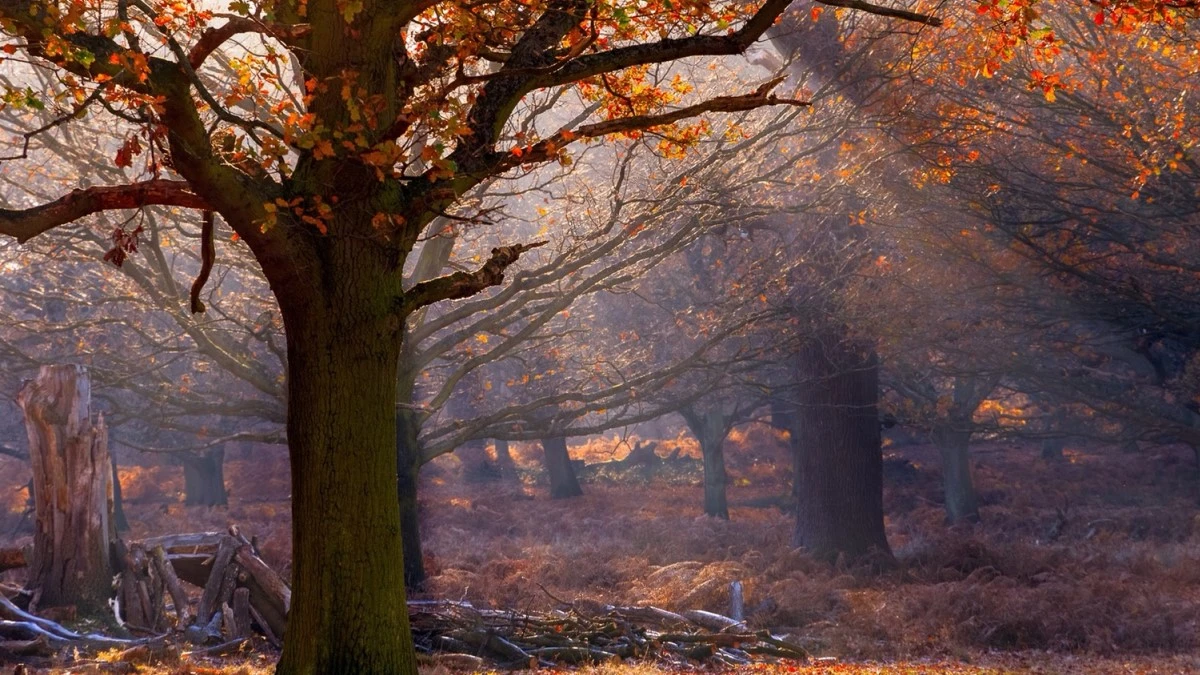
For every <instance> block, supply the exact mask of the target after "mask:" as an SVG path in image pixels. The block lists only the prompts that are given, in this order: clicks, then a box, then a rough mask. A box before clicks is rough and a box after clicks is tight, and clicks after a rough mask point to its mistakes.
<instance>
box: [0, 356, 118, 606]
mask: <svg viewBox="0 0 1200 675" xmlns="http://www.w3.org/2000/svg"><path fill="white" fill-rule="evenodd" d="M17 405H19V406H20V407H21V410H22V411H23V412H24V414H25V429H26V431H27V433H28V435H29V461H30V465H31V466H32V469H33V498H34V510H35V514H36V516H35V518H36V521H35V522H36V526H35V531H34V540H33V559H32V560H31V561H30V565H29V587H30V589H31V590H33V591H34V592H35V593H36V594H37V595H36V596H35V597H37V598H38V603H39V605H40V606H42V607H55V606H66V605H75V606H76V607H77V608H78V609H79V611H80V612H81V613H84V614H99V613H101V612H103V611H105V610H106V609H107V601H108V598H109V597H111V596H112V578H113V563H112V560H111V559H110V550H111V544H112V543H113V540H114V539H115V538H116V535H115V532H114V530H113V490H112V465H111V463H110V459H109V455H108V430H107V429H106V428H105V426H104V419H103V417H102V416H101V417H100V418H98V419H97V420H96V422H95V424H93V423H92V417H91V382H90V381H89V379H88V375H87V372H86V371H85V370H84V368H83V367H82V366H74V365H62V366H42V368H41V370H40V371H39V372H38V376H37V378H36V379H34V380H29V381H26V382H25V384H24V386H22V387H21V391H20V393H18V394H17Z"/></svg>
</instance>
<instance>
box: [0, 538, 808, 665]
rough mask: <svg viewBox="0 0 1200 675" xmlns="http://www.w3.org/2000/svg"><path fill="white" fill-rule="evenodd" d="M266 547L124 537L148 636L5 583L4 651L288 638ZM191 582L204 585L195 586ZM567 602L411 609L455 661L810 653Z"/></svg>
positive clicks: (654, 613) (125, 595) (734, 626)
mask: <svg viewBox="0 0 1200 675" xmlns="http://www.w3.org/2000/svg"><path fill="white" fill-rule="evenodd" d="M256 549H257V546H256V542H253V541H251V540H248V539H246V538H245V537H244V536H242V535H241V534H240V533H239V532H238V530H237V528H236V527H231V528H230V529H229V531H228V532H202V533H193V534H179V535H169V536H163V537H154V538H151V539H146V540H143V541H140V542H131V543H129V544H124V543H120V544H118V546H117V556H118V563H119V569H120V575H119V577H118V581H117V587H116V588H117V593H116V599H115V600H114V601H113V609H114V614H115V616H116V617H117V619H118V622H119V623H120V624H121V625H122V626H124V627H125V628H126V629H127V630H128V631H130V632H131V633H134V634H141V635H144V636H147V637H144V638H142V639H135V640H122V639H115V638H108V637H104V636H101V635H94V634H91V635H81V634H79V633H76V632H73V631H70V630H68V629H66V628H64V627H63V626H61V625H59V624H57V623H55V622H53V621H50V620H48V619H46V618H44V617H38V616H35V615H34V613H33V609H34V608H31V609H30V611H26V610H25V609H22V608H19V607H18V606H17V604H14V602H12V601H10V600H9V599H8V598H6V597H5V595H4V594H2V593H0V658H3V657H4V656H9V657H20V656H49V655H53V654H55V653H59V652H61V651H63V650H64V649H66V648H69V649H72V650H85V651H86V650H95V651H99V650H102V649H112V648H114V647H116V648H121V649H126V650H128V651H130V652H132V651H134V650H135V649H138V650H143V651H144V650H145V649H147V648H150V649H160V648H162V647H163V646H164V645H166V644H168V643H170V642H178V641H180V640H182V641H184V642H188V643H190V644H191V645H192V648H191V649H190V653H192V654H200V655H218V654H223V653H229V652H232V651H236V650H238V649H240V648H242V647H243V646H244V645H246V643H247V642H249V641H251V640H252V639H253V636H255V635H261V636H262V639H265V641H267V642H269V643H271V644H272V645H274V646H276V647H279V646H281V641H282V638H283V634H284V631H285V629H286V626H287V611H288V608H289V606H290V604H291V591H290V589H289V588H288V586H287V585H286V584H285V583H284V581H283V579H282V578H280V577H279V575H278V574H276V573H275V571H274V570H272V569H271V568H270V567H269V566H268V565H267V564H266V563H265V562H263V560H262V559H261V558H260V557H259V556H258V554H257V550H256ZM185 583H186V584H189V585H190V586H192V587H194V588H193V589H192V591H191V592H190V593H189V592H188V590H187V589H185V587H184V584H185ZM197 591H199V593H198V598H197V597H196V596H197ZM35 604H36V603H35ZM564 606H566V607H569V609H567V610H554V611H549V612H541V613H536V612H513V611H503V610H495V609H485V608H477V607H474V606H473V605H471V604H470V603H467V602H455V601H447V600H413V601H410V602H409V603H408V611H409V617H410V619H411V623H412V630H413V637H414V639H415V642H416V646H417V648H418V650H419V651H420V652H422V653H423V654H424V656H423V658H424V659H426V660H429V661H432V662H436V663H442V664H446V663H450V664H453V666H452V667H455V668H476V669H482V668H486V667H488V666H489V665H493V664H494V665H498V666H502V667H531V668H532V667H538V666H551V665H554V664H562V663H565V664H584V663H600V662H607V661H617V660H625V659H637V660H658V661H665V662H669V663H674V664H683V663H686V662H706V663H713V664H724V665H745V664H748V663H751V662H753V661H760V660H764V659H786V660H807V659H808V658H809V655H808V653H807V652H806V651H805V650H804V649H803V648H802V647H800V646H798V645H795V644H793V643H791V642H789V641H788V640H787V639H785V638H783V637H780V636H776V635H773V634H771V632H769V631H766V630H758V631H752V630H749V629H748V628H747V626H746V624H745V623H744V622H741V621H736V620H734V619H731V618H729V617H726V616H722V615H720V614H714V613H711V612H704V611H699V610H689V611H684V612H680V613H675V612H670V611H667V610H664V609H659V608H657V607H614V606H601V605H597V604H592V605H590V606H583V605H582V604H577V605H564Z"/></svg>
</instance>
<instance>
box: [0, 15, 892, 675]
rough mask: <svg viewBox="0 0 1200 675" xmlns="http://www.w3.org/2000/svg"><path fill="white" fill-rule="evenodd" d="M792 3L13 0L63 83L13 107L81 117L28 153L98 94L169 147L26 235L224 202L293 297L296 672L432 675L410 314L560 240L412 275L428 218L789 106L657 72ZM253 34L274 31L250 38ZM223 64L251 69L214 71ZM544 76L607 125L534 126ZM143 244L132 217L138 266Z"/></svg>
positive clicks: (134, 152) (744, 38)
mask: <svg viewBox="0 0 1200 675" xmlns="http://www.w3.org/2000/svg"><path fill="white" fill-rule="evenodd" d="M789 1H790V0H767V2H765V3H763V4H762V5H760V6H757V7H754V6H741V5H738V4H735V3H709V2H698V3H686V4H665V3H664V4H663V5H661V6H660V5H657V4H651V5H643V4H632V3H601V2H596V3H588V2H583V1H579V0H561V1H560V0H552V1H550V2H538V3H515V2H503V1H497V2H481V3H475V4H473V5H471V6H466V5H464V4H462V3H457V2H437V1H431V0H425V1H413V2H408V1H405V2H394V3H385V2H377V1H375V0H357V1H348V0H310V1H309V2H287V1H284V2H277V3H276V2H271V3H247V2H234V3H232V4H231V5H230V10H231V11H232V12H233V13H232V14H226V15H221V16H219V17H214V15H213V14H212V13H211V12H209V11H206V10H198V9H197V8H196V7H195V6H194V5H191V4H189V3H182V2H166V3H161V2H146V1H144V0H118V1H117V2H115V3H111V4H110V3H103V2H83V1H79V0H76V1H73V2H45V1H44V0H3V1H2V2H0V22H2V24H0V25H2V26H3V32H4V33H5V34H6V36H8V37H9V39H10V42H9V44H8V45H7V46H6V47H5V51H6V52H9V53H16V52H20V53H21V54H22V56H23V57H27V58H22V61H25V62H27V63H28V64H29V66H28V67H29V68H45V69H49V72H51V73H52V74H53V76H54V77H55V78H56V79H57V80H58V81H59V82H60V83H61V88H60V89H57V90H55V91H49V92H43V93H39V92H35V91H33V90H32V89H25V90H21V89H19V88H14V87H7V88H6V92H5V101H6V103H8V104H9V105H26V106H28V107H30V108H32V109H42V108H45V107H46V104H47V103H48V102H49V103H52V104H53V105H54V107H57V108H61V109H60V110H59V111H56V112H57V113H59V114H56V115H55V116H53V117H50V118H49V119H47V118H46V117H45V116H37V115H32V114H31V121H30V124H29V128H28V132H27V134H26V136H25V141H26V142H25V143H23V144H18V148H17V150H18V152H17V153H15V156H14V157H12V158H13V159H26V158H27V157H28V156H29V155H30V153H31V152H33V153H36V151H37V137H38V136H39V135H40V134H43V133H52V132H53V131H54V130H55V129H56V128H57V127H60V126H63V125H65V124H68V123H69V122H70V121H71V120H72V119H74V118H76V117H78V116H79V115H82V114H85V113H86V111H87V109H88V108H89V107H91V106H94V105H102V106H104V107H106V108H107V109H108V110H109V111H110V112H112V113H113V114H115V115H116V116H118V117H120V118H122V119H124V120H126V121H127V122H128V123H129V124H130V125H131V127H130V129H131V131H130V133H129V135H128V137H127V141H126V143H125V144H124V145H123V146H122V147H121V149H120V151H119V152H118V153H117V156H116V158H115V161H116V163H117V164H119V165H131V164H132V163H133V161H134V159H135V158H137V157H138V156H139V154H140V155H141V156H142V157H145V158H147V159H146V161H145V163H144V165H141V166H140V167H139V168H141V169H142V171H141V172H140V175H138V176H137V177H135V178H132V179H131V180H129V181H128V182H123V183H120V184H114V185H94V186H91V187H86V188H82V189H78V190H75V191H72V192H70V193H69V194H66V195H64V196H62V197H61V198H58V199H55V200H53V201H50V202H47V203H43V204H39V205H35V206H32V207H28V208H17V209H4V210H0V232H2V233H4V234H6V235H8V236H12V237H16V238H17V239H18V240H20V241H25V240H28V239H30V238H32V237H35V236H37V235H39V234H41V233H44V232H46V231H48V230H51V229H53V228H55V227H58V226H61V225H65V224H68V223H72V222H75V221H77V220H80V219H82V218H85V217H87V216H89V215H92V214H96V213H99V212H103V211H110V210H119V209H137V208H141V207H145V206H152V205H168V206H174V207H181V208H191V209H197V210H201V211H203V212H204V213H205V214H206V216H205V223H206V227H205V236H206V238H211V236H212V232H211V228H212V225H211V223H212V214H213V213H216V214H219V215H220V217H221V220H223V221H224V223H226V224H227V225H228V226H229V227H230V228H231V229H232V230H233V232H234V233H235V234H236V236H237V237H238V238H240V240H242V241H244V242H245V243H246V244H247V245H248V246H249V248H250V250H251V251H252V252H253V254H254V257H255V258H256V259H257V261H258V263H259V264H260V265H261V267H262V270H263V272H264V274H265V276H266V278H267V280H268V282H269V284H270V287H271V291H272V293H273V294H274V295H275V297H276V299H277V300H278V302H279V306H280V310H281V313H282V316H283V322H284V327H285V332H286V345H287V361H288V379H287V401H288V411H287V435H288V443H289V448H290V456H291V464H292V483H293V492H292V495H293V514H294V518H293V522H294V532H293V536H294V550H295V554H294V568H293V583H294V587H295V595H294V604H293V606H292V609H291V615H290V624H289V625H290V628H289V633H290V634H291V637H292V639H289V640H287V643H286V647H285V649H284V653H283V656H282V658H281V661H280V664H279V671H280V672H282V673H338V672H353V673H374V672H388V673H391V672H413V671H415V658H414V653H413V649H412V644H411V635H410V632H409V628H408V618H407V612H406V607H405V603H404V594H403V576H402V568H403V566H402V563H401V538H400V525H399V523H400V520H399V513H398V507H397V498H396V497H397V490H396V481H395V477H396V472H397V464H396V453H395V442H396V434H395V408H394V402H395V400H396V372H397V365H398V360H399V356H400V353H401V348H402V345H401V342H402V335H403V330H402V327H403V326H404V324H405V319H406V317H408V316H409V315H410V314H411V313H412V312H414V311H417V310H419V309H420V308H422V307H426V306H429V305H431V304H433V303H437V302H439V301H444V300H452V299H459V298H465V297H468V296H470V295H472V294H475V293H477V292H479V291H481V290H483V289H485V288H487V287H489V286H492V285H495V284H498V283H500V282H501V281H502V280H503V277H504V273H505V270H506V269H507V268H508V267H509V266H510V265H512V264H513V263H515V262H516V261H517V259H518V258H519V257H520V256H521V255H522V254H523V253H525V252H526V251H528V250H529V249H531V248H533V247H534V246H535V245H536V244H534V243H532V242H525V243H512V244H510V245H506V246H499V247H497V248H495V249H493V250H492V252H491V255H490V257H489V258H488V259H487V260H485V261H483V262H482V264H480V265H479V266H478V267H477V268H476V269H474V270H473V271H458V272H455V273H452V274H449V275H445V276H439V277H435V278H432V279H427V280H424V281H421V282H419V283H415V284H411V285H406V284H405V283H404V279H405V277H404V269H405V261H406V258H407V256H408V254H409V253H410V252H411V251H412V250H413V248H414V246H415V245H416V244H417V243H418V241H419V240H420V239H421V238H422V236H423V235H424V234H425V233H426V229H427V226H428V225H429V224H430V223H431V222H433V221H434V220H435V219H436V218H437V217H438V216H440V215H445V214H449V213H452V212H453V211H454V209H455V207H456V203H457V202H458V200H459V198H460V197H461V196H462V195H464V194H465V193H467V192H468V191H469V190H471V189H472V188H473V187H474V186H476V185H478V184H480V183H481V182H482V181H485V180H487V179H488V178H489V177H492V176H496V175H501V174H504V173H506V172H509V171H512V170H516V169H521V168H523V167H530V166H534V165H537V164H541V163H545V162H548V161H553V160H558V161H562V162H567V161H569V157H568V156H567V155H566V150H567V148H568V146H569V145H571V143H573V142H577V141H580V140H584V139H589V138H596V137H601V136H608V135H613V134H626V135H629V134H637V133H641V132H643V131H645V130H648V129H652V130H655V131H656V133H659V134H661V135H662V136H663V137H664V138H666V139H667V140H668V141H669V142H672V143H677V144H686V142H687V140H688V137H689V136H694V135H695V132H696V129H695V127H689V126H686V122H687V120H689V119H690V118H693V117H696V116H697V115H701V114H705V113H710V112H714V111H741V110H748V109H753V108H756V107H760V106H763V105H769V104H774V103H779V102H782V101H781V100H780V99H777V98H776V97H774V96H773V95H771V94H770V86H768V85H764V86H762V87H759V88H758V89H756V90H754V91H752V92H750V93H745V94H740V95H731V96H724V97H718V98H713V99H708V100H700V101H696V100H690V101H689V100H687V99H686V98H685V96H684V94H683V93H682V92H683V91H685V90H686V88H685V87H670V86H666V87H659V86H656V85H657V84H658V83H659V82H660V81H661V79H660V78H663V77H665V76H666V69H665V66H664V64H670V63H671V62H673V61H677V60H679V59H684V58H690V57H701V56H706V55H714V56H715V55H733V54H738V53H741V52H743V51H745V50H746V49H747V48H748V47H749V46H750V45H751V44H752V43H753V42H754V41H755V40H757V39H758V38H759V37H760V36H761V35H762V34H763V32H764V31H765V30H766V29H767V28H768V27H769V26H770V25H771V24H772V23H773V22H774V21H775V19H776V18H777V17H778V15H779V14H780V13H781V12H782V11H783V10H784V9H785V8H786V7H787V5H788V4H789ZM835 4H847V3H844V2H838V3H835ZM850 4H854V5H862V6H863V7H865V8H868V9H869V8H870V6H869V5H865V3H857V2H856V3H850ZM235 39H236V40H238V41H241V43H242V44H252V45H254V47H253V48H244V49H242V50H241V51H236V50H235V51H233V52H229V51H225V50H224V49H223V48H224V47H225V46H226V45H227V43H230V42H231V41H233V40H235ZM215 60H225V61H226V62H227V64H228V65H230V66H231V67H232V68H233V69H234V71H235V73H236V74H237V77H236V78H232V79H225V78H214V77H213V76H212V72H211V68H212V67H213V64H212V61H215ZM221 72H226V71H221ZM539 90H561V91H562V92H563V93H562V95H563V96H576V97H577V99H579V100H582V101H583V102H598V103H599V104H600V105H599V106H598V108H597V115H598V116H599V118H600V119H599V120H597V121H591V122H589V123H586V124H584V123H583V122H587V121H588V120H587V119H584V120H578V121H574V122H567V123H566V124H565V125H564V124H563V121H562V120H557V121H556V120H554V119H547V121H546V122H545V124H543V125H540V126H537V125H535V126H534V128H535V129H536V130H537V131H535V132H534V133H528V134H525V135H517V134H514V133H509V129H510V127H509V126H508V125H509V124H510V122H511V121H512V119H513V117H514V115H517V114H525V113H530V114H537V113H539V112H547V110H546V109H545V108H543V109H542V110H540V111H539V110H537V109H533V110H529V109H528V108H526V107H523V106H522V100H523V99H524V98H525V97H526V95H527V94H530V93H531V92H534V91H539ZM571 92H576V93H575V94H572V93H571ZM247 111H249V113H247ZM138 234H139V233H138V232H137V230H133V231H124V230H118V231H116V232H114V233H113V238H114V253H113V257H115V258H120V257H121V256H122V254H123V253H125V252H128V251H130V250H132V249H134V248H136V243H137V236H138ZM206 246H207V245H206ZM206 257H207V256H206ZM208 264H209V263H208V262H206V266H205V269H207V266H208ZM204 276H206V272H202V273H201V277H202V278H203V277H204ZM202 283H203V280H201V281H200V282H199V283H198V284H197V286H196V292H195V293H194V296H193V302H192V305H193V308H194V309H195V310H202V309H203V304H202V303H201V302H199V299H200V298H199V287H200V286H201V285H202ZM297 638H299V639H297Z"/></svg>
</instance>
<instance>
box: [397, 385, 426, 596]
mask: <svg viewBox="0 0 1200 675" xmlns="http://www.w3.org/2000/svg"><path fill="white" fill-rule="evenodd" d="M420 432H421V426H420V421H419V420H418V419H417V416H416V414H415V413H414V412H413V411H412V410H411V409H408V408H401V409H399V410H397V412H396V466H397V474H396V486H397V487H398V488H399V491H400V539H401V546H402V548H403V549H404V587H405V588H407V589H408V590H410V591H419V590H421V589H423V588H424V586H425V580H426V577H425V555H424V553H423V551H422V547H421V508H420V502H418V501H417V478H418V474H419V472H420V469H421V445H420V440H419V435H420Z"/></svg>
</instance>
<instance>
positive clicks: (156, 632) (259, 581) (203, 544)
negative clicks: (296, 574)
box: [0, 527, 291, 657]
mask: <svg viewBox="0 0 1200 675" xmlns="http://www.w3.org/2000/svg"><path fill="white" fill-rule="evenodd" d="M115 548H116V551H115V553H116V562H117V569H118V570H119V574H118V576H117V581H116V586H115V590H116V597H115V598H114V599H113V600H112V601H111V605H112V609H113V617H112V618H113V620H114V621H115V623H117V624H119V625H120V626H121V627H122V628H124V629H125V630H126V631H128V632H129V633H132V634H134V635H141V636H144V637H142V638H140V639H128V640H126V639H116V638H106V637H104V636H100V635H80V634H79V633H76V632H73V631H71V630H69V629H67V628H65V627H64V626H62V625H61V624H59V623H56V622H54V621H51V620H49V619H48V618H47V617H44V616H42V617H39V616H37V596H36V593H35V594H33V597H20V598H18V600H19V602H20V603H21V604H25V605H27V606H26V607H20V606H18V603H17V602H14V601H13V600H10V599H9V598H8V597H7V596H8V594H7V593H0V657H4V656H10V657H17V656H51V655H53V654H56V653H58V652H59V651H61V650H62V649H64V648H70V649H81V650H93V649H111V648H114V647H117V648H131V647H141V646H147V645H150V646H160V645H162V644H165V643H166V642H167V641H168V638H176V639H178V638H182V639H183V641H186V642H188V643H191V645H193V646H194V647H195V649H194V650H193V651H192V653H204V654H219V653H225V652H230V651H235V650H237V649H239V648H240V647H242V645H244V644H245V643H247V642H248V641H250V640H251V639H252V637H253V636H255V635H261V636H262V637H263V639H265V640H266V641H268V642H270V643H271V644H273V645H275V646H276V647H279V646H281V645H282V636H283V631H284V628H285V627H286V625H287V611H288V607H289V606H290V604H291V590H290V589H289V588H288V587H287V584H286V583H284V581H283V579H282V578H280V576H279V575H278V574H276V573H275V571H274V570H272V569H271V568H270V567H269V566H268V565H267V564H266V563H265V562H263V560H262V558H260V557H259V555H258V552H257V547H256V546H255V543H254V542H252V541H250V540H248V539H246V538H245V537H244V536H242V535H241V534H240V533H239V532H238V529H237V528H236V527H231V528H229V531H228V532H201V533H195V534H181V535H169V536H165V537H153V538H151V539H146V540H144V541H140V542H131V543H128V544H126V543H125V542H120V541H118V542H117V543H116V545H115ZM184 582H186V583H187V584H190V585H191V586H193V587H194V589H193V590H192V591H191V592H189V590H188V589H187V588H185V586H184ZM197 590H198V591H199V597H198V599H196V601H195V602H194V603H193V597H194V596H196V595H197V592H196V591H197ZM13 595H14V596H17V595H18V594H13ZM63 609H64V608H53V610H54V611H53V613H54V614H55V615H56V616H64V617H65V618H74V617H73V616H71V612H69V611H67V612H64V611H63ZM65 609H70V608H65Z"/></svg>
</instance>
